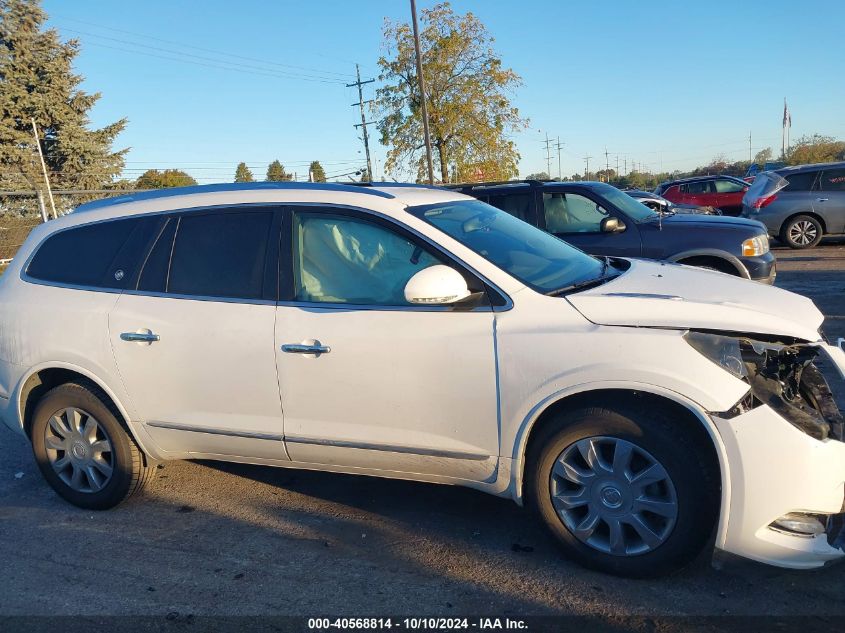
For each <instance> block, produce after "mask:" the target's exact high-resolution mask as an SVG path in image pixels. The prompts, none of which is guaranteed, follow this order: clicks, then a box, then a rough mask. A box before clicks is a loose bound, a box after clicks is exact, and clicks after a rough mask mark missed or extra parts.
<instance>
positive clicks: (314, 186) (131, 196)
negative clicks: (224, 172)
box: [74, 182, 396, 213]
mask: <svg viewBox="0 0 845 633" xmlns="http://www.w3.org/2000/svg"><path fill="white" fill-rule="evenodd" d="M263 189H293V190H300V189H307V190H311V191H345V192H347V193H364V194H367V195H371V196H378V197H379V198H391V199H392V198H395V197H396V196H394V195H392V194H389V193H387V192H385V191H378V190H369V191H368V190H367V189H362V188H360V187H353V186H351V185H349V184H346V183H334V182H223V183H216V184H211V185H193V186H190V187H172V188H169V189H154V190H147V191H137V192H133V191H130V192H128V195H118V196H116V197H114V198H106V199H104V200H94V201H93V202H87V203H85V204H82V205H80V206H78V207H77V208H76V209H75V210H74V213H78V212H80V211H90V210H92V209H100V208H103V207H109V206H112V205H115V204H125V203H127V202H141V201H144V200H155V199H157V198H168V197H175V196H190V195H197V194H203V193H218V192H222V191H260V190H263ZM115 193H117V194H119V193H121V192H119V191H115Z"/></svg>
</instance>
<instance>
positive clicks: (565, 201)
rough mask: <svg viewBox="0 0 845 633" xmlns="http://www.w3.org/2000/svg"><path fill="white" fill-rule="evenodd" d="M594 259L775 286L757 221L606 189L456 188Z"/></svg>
mask: <svg viewBox="0 0 845 633" xmlns="http://www.w3.org/2000/svg"><path fill="white" fill-rule="evenodd" d="M452 188H454V189H458V190H460V191H461V192H462V193H465V194H468V195H471V196H474V197H476V198H478V199H479V200H482V201H484V202H487V203H488V204H491V205H493V206H494V207H497V208H499V209H502V210H503V211H507V212H508V213H510V214H511V215H514V216H516V217H518V218H520V219H522V220H525V221H526V222H529V223H531V224H534V225H536V226H539V227H540V228H542V229H545V230H547V231H549V232H550V233H553V234H554V235H556V236H558V237H560V238H561V239H563V240H566V241H567V242H569V243H570V244H573V245H574V246H577V247H578V248H580V249H581V250H584V251H586V252H587V253H590V254H591V255H615V256H620V257H645V258H649V259H659V260H666V261H671V262H677V263H681V264H689V265H691V266H701V267H703V268H712V269H715V270H720V271H722V272H725V273H729V274H732V275H737V276H740V277H745V278H746V279H753V280H756V281H762V282H764V283H774V279H775V258H774V255H772V253H770V252H769V239H768V236H767V234H766V229H765V227H764V226H763V225H761V224H760V223H759V222H756V221H754V220H747V219H743V218H729V217H724V216H711V215H691V214H678V215H674V214H672V215H665V214H660V213H655V212H654V211H652V210H651V209H649V208H648V207H646V206H644V205H642V204H640V203H639V202H637V201H636V200H634V199H633V198H631V197H630V196H628V195H627V194H625V193H623V192H622V191H619V190H618V189H617V188H616V187H612V186H611V185H608V184H604V183H600V182H541V181H533V180H529V181H512V182H506V183H480V184H469V185H453V186H452Z"/></svg>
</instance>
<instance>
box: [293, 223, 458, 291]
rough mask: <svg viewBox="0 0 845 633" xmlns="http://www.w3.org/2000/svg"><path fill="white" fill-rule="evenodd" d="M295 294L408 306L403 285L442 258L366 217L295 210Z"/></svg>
mask: <svg viewBox="0 0 845 633" xmlns="http://www.w3.org/2000/svg"><path fill="white" fill-rule="evenodd" d="M293 256H294V283H295V299H296V300H297V301H308V302H317V303H346V304H351V305H382V306H407V305H410V304H409V303H408V301H406V300H405V285H406V284H407V283H408V280H409V279H410V278H411V277H413V276H414V275H415V274H416V273H417V272H419V271H421V270H423V269H425V268H428V267H429V266H433V265H435V264H440V263H442V262H441V260H440V259H439V258H438V257H436V256H435V255H433V254H432V253H431V252H429V251H428V250H427V249H425V248H423V247H422V246H420V245H419V244H417V243H416V242H413V241H411V240H409V239H408V238H406V237H405V236H403V235H400V234H399V233H396V232H394V231H392V230H390V229H389V228H387V227H385V226H383V225H381V224H377V223H375V222H370V221H367V220H363V219H359V218H355V217H351V216H345V215H330V214H323V213H298V214H296V215H295V219H294V236H293Z"/></svg>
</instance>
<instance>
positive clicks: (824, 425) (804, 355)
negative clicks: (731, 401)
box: [684, 331, 845, 442]
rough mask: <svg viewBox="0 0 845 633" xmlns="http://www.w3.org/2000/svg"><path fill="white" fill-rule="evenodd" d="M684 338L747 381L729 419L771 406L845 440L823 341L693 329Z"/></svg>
mask: <svg viewBox="0 0 845 633" xmlns="http://www.w3.org/2000/svg"><path fill="white" fill-rule="evenodd" d="M684 339H685V340H686V341H687V343H689V344H690V345H691V346H692V347H693V348H695V349H696V350H697V351H698V352H699V353H701V354H702V355H704V356H705V357H706V358H708V359H709V360H711V361H712V362H714V363H716V364H718V365H720V366H721V367H723V368H724V369H725V370H727V371H728V372H730V373H731V374H733V375H734V376H736V377H737V378H739V379H740V380H742V381H744V382H746V383H747V384H748V386H749V390H748V393H747V394H746V395H745V396H744V397H743V399H742V400H740V401H739V402H738V403H737V404H736V405H735V406H734V407H733V408H732V409H731V410H730V411H727V412H724V413H720V414H719V415H720V416H722V417H726V418H731V417H735V416H738V415H742V414H743V413H746V412H747V411H750V410H751V409H754V408H755V407H757V406H760V405H761V404H766V405H768V406H769V407H770V408H771V409H772V410H773V411H775V412H776V413H777V414H778V415H780V416H781V417H782V418H783V419H785V420H786V421H788V422H789V423H790V424H792V425H793V426H795V427H796V428H798V429H800V430H801V431H803V432H804V433H806V434H807V435H809V436H810V437H813V438H814V439H817V440H826V439H834V440H838V441H840V442H842V441H843V440H845V436H844V435H843V433H845V420H843V417H842V414H841V412H840V411H839V407H838V406H837V404H836V400H835V399H834V396H833V393H832V392H831V389H830V386H829V384H828V381H827V380H826V379H825V377H824V375H823V373H822V371H820V365H821V364H823V362H824V359H823V358H821V359H820V358H819V355H820V353H821V349H820V348H819V346H818V345H813V344H807V343H794V342H792V343H791V342H782V341H761V340H756V339H752V338H749V337H747V336H743V335H736V336H731V335H727V334H713V333H708V332H699V331H689V332H687V333H686V334H685V335H684Z"/></svg>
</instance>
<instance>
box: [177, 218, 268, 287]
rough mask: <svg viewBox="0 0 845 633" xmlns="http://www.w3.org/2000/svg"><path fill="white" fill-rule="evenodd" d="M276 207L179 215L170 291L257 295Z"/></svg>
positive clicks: (262, 275)
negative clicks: (271, 208) (272, 209)
mask: <svg viewBox="0 0 845 633" xmlns="http://www.w3.org/2000/svg"><path fill="white" fill-rule="evenodd" d="M272 223H273V212H272V211H246V212H237V213H214V214H203V215H185V216H182V217H181V218H180V219H179V226H178V228H177V229H176V239H175V241H174V243H173V255H172V257H171V259H170V270H169V272H168V275H167V290H166V291H167V292H168V293H173V294H181V295H195V296H206V297H231V298H237V299H259V298H261V296H262V290H263V287H264V263H265V259H266V256H267V247H268V243H269V239H268V238H269V234H270V227H271V225H272Z"/></svg>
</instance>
